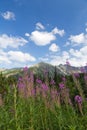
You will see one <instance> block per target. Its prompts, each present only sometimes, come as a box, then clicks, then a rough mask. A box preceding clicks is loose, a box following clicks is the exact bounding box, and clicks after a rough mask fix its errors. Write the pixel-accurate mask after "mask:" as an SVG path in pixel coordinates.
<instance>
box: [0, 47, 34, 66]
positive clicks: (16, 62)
mask: <svg viewBox="0 0 87 130" xmlns="http://www.w3.org/2000/svg"><path fill="white" fill-rule="evenodd" d="M34 61H36V58H35V57H34V56H32V55H30V54H29V53H23V52H21V51H8V52H6V51H3V50H1V49H0V65H3V66H5V67H6V66H8V68H11V67H15V66H16V67H19V66H21V67H22V66H23V65H26V64H27V63H28V64H30V62H34Z"/></svg>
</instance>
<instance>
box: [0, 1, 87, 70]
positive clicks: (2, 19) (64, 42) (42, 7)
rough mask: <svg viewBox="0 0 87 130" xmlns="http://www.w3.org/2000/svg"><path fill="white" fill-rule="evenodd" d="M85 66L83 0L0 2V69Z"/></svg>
mask: <svg viewBox="0 0 87 130" xmlns="http://www.w3.org/2000/svg"><path fill="white" fill-rule="evenodd" d="M67 60H68V61H69V62H70V64H71V65H73V66H83V65H85V64H86V63H87V0H1V1H0V68H13V67H23V66H26V65H27V66H31V65H34V64H36V63H38V62H41V61H43V62H47V63H50V64H53V65H59V64H65V63H66V61H67Z"/></svg>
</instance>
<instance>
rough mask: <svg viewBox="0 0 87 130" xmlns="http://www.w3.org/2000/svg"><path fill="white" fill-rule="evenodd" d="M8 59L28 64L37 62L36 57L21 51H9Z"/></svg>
mask: <svg viewBox="0 0 87 130" xmlns="http://www.w3.org/2000/svg"><path fill="white" fill-rule="evenodd" d="M8 57H9V59H10V60H11V61H15V62H16V61H17V62H27V61H35V60H36V59H35V57H33V56H31V55H30V54H29V53H23V52H21V51H9V52H8Z"/></svg>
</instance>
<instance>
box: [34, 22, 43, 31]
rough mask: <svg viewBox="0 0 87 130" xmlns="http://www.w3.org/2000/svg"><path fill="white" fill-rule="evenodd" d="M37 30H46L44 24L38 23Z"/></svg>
mask: <svg viewBox="0 0 87 130" xmlns="http://www.w3.org/2000/svg"><path fill="white" fill-rule="evenodd" d="M36 29H37V30H40V29H42V30H44V29H45V27H44V26H43V25H42V23H40V22H38V23H36Z"/></svg>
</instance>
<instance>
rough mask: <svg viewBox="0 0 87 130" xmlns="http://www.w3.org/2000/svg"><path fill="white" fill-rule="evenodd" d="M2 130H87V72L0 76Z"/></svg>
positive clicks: (0, 126) (24, 70) (0, 129)
mask: <svg viewBox="0 0 87 130" xmlns="http://www.w3.org/2000/svg"><path fill="white" fill-rule="evenodd" d="M0 130H87V72H85V70H84V68H83V69H82V73H81V74H79V73H73V72H71V75H69V76H59V75H57V74H55V76H54V78H51V77H49V76H48V72H47V71H44V73H43V77H40V76H34V74H33V73H32V72H29V71H28V68H27V67H25V68H24V69H23V73H22V74H21V75H20V77H19V78H18V81H16V80H14V79H12V78H11V77H10V78H8V79H6V78H5V77H4V76H3V75H2V74H1V75H0Z"/></svg>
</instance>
